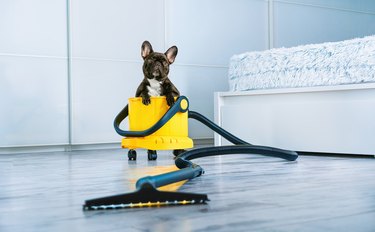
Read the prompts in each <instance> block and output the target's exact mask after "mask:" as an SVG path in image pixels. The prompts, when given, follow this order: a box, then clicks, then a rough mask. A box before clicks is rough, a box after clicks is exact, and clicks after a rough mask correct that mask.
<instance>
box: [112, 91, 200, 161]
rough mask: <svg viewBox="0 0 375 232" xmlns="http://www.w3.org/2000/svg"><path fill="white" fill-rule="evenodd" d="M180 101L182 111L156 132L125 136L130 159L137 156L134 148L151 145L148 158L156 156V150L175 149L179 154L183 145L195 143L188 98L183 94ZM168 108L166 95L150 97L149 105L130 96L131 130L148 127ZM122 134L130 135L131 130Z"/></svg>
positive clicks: (140, 129) (124, 144) (123, 143)
mask: <svg viewBox="0 0 375 232" xmlns="http://www.w3.org/2000/svg"><path fill="white" fill-rule="evenodd" d="M178 104H179V108H180V109H181V111H180V112H177V113H176V114H175V115H174V116H173V117H171V118H170V119H169V120H168V121H167V122H166V123H165V124H164V125H163V126H162V127H161V128H159V129H158V130H157V131H155V132H154V133H152V134H150V135H147V136H143V137H125V138H123V139H122V143H121V145H122V148H128V149H129V152H128V158H129V160H136V158H137V153H136V151H135V149H137V148H144V149H148V150H147V154H148V159H149V160H156V158H157V153H156V150H175V152H174V154H175V155H178V153H181V152H182V151H183V150H184V149H187V148H192V147H193V140H192V139H190V138H189V137H188V113H187V109H188V107H189V102H188V100H187V99H186V98H182V99H181V101H178ZM169 108H170V107H169V106H168V105H167V101H166V98H165V97H151V103H150V104H149V105H144V104H143V103H142V98H140V97H137V98H130V99H129V104H128V111H129V113H128V114H129V129H130V131H144V130H147V129H148V128H150V127H152V126H153V125H154V124H155V123H157V122H158V121H159V120H160V119H161V118H162V117H163V115H164V114H165V113H166V112H167V111H168V110H169ZM115 128H116V126H115ZM120 134H123V135H125V136H129V133H127V132H124V131H122V132H120ZM140 134H142V133H140ZM133 136H134V135H133Z"/></svg>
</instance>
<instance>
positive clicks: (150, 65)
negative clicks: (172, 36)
mask: <svg viewBox="0 0 375 232" xmlns="http://www.w3.org/2000/svg"><path fill="white" fill-rule="evenodd" d="M141 55H142V58H143V60H144V63H143V73H144V75H145V77H146V78H148V79H155V80H157V81H163V80H165V79H166V78H168V73H169V65H171V64H172V63H173V62H174V60H175V58H176V56H177V47H176V46H172V47H170V48H169V49H168V50H167V51H166V52H165V53H159V52H154V50H153V49H152V46H151V44H150V42H148V41H144V42H143V44H142V49H141Z"/></svg>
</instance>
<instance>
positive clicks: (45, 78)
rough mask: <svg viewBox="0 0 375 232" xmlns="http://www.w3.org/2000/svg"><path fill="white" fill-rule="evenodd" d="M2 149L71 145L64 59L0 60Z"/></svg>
mask: <svg viewBox="0 0 375 232" xmlns="http://www.w3.org/2000/svg"><path fill="white" fill-rule="evenodd" d="M0 77H1V78H0V99H1V101H0V109H1V114H0V128H1V129H0V138H1V140H0V146H1V147H11V146H35V145H57V144H67V143H68V128H69V126H68V87H67V78H66V77H67V71H66V60H65V59H47V58H33V57H11V56H0Z"/></svg>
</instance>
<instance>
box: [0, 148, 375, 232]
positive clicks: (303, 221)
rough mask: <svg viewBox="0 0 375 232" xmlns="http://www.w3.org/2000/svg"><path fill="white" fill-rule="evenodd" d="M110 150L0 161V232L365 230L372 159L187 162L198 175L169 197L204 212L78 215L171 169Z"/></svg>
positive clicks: (372, 214)
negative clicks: (178, 195)
mask: <svg viewBox="0 0 375 232" xmlns="http://www.w3.org/2000/svg"><path fill="white" fill-rule="evenodd" d="M138 153H139V157H138V160H137V161H136V162H128V161H127V158H126V155H125V154H126V151H124V150H120V149H111V150H96V151H77V152H67V153H65V152H54V153H38V154H12V155H11V154H9V155H0V231H1V232H5V231H12V232H15V231H64V232H66V231H111V232H116V231H375V159H369V158H361V159H358V158H332V157H314V156H300V158H299V159H298V161H296V162H288V161H284V160H281V159H278V158H269V157H262V156H255V155H233V156H223V157H215V158H202V159H199V160H195V162H196V163H198V164H200V165H201V166H202V167H203V168H204V169H205V171H206V173H205V174H204V175H203V176H201V177H199V178H196V179H194V180H191V181H189V182H187V183H185V185H183V186H182V187H181V188H180V189H179V191H188V192H198V193H207V194H208V197H209V199H210V200H211V201H210V202H209V203H208V204H207V205H192V206H178V207H177V206H176V207H164V208H139V209H125V210H114V211H94V212H84V211H82V204H83V203H84V201H85V200H86V199H91V198H96V197H101V196H107V195H113V194H119V193H123V192H128V191H130V190H132V189H134V181H135V180H136V179H137V178H139V177H142V176H144V175H150V174H151V175H152V174H155V173H156V172H157V171H160V170H161V171H167V170H169V169H170V167H173V166H172V165H173V155H171V154H169V153H167V152H163V153H161V154H159V158H158V160H157V161H147V158H146V154H145V151H142V150H140V151H138Z"/></svg>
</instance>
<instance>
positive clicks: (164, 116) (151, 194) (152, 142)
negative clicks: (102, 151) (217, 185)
mask: <svg viewBox="0 0 375 232" xmlns="http://www.w3.org/2000/svg"><path fill="white" fill-rule="evenodd" d="M151 102H152V103H151V106H144V105H143V104H142V103H141V100H140V99H134V100H133V99H131V100H130V101H129V106H128V105H127V106H125V108H124V109H123V110H122V111H121V112H120V113H119V114H118V115H117V117H116V118H115V121H114V127H115V130H116V132H117V133H118V134H120V135H122V136H124V137H125V138H124V139H123V141H122V146H123V147H124V148H129V149H130V150H129V152H130V151H134V149H136V148H147V149H156V150H162V149H180V151H181V153H180V154H178V155H177V157H176V159H175V165H176V166H177V167H178V168H179V170H176V171H172V172H168V173H163V174H160V175H156V176H146V177H142V178H140V179H139V180H138V181H137V183H136V189H137V190H136V191H135V192H133V193H125V194H119V195H114V196H108V197H101V198H96V199H91V200H87V201H85V204H84V205H83V209H84V210H104V209H120V208H134V207H154V206H157V207H159V206H168V205H187V204H204V203H206V202H207V201H208V197H207V195H206V194H198V193H183V192H168V191H159V190H157V188H159V187H162V186H165V185H168V184H172V183H176V182H179V181H183V180H190V179H194V178H196V177H198V176H200V175H202V174H203V173H204V170H203V168H202V167H200V166H199V165H198V164H195V163H193V162H191V161H190V160H192V159H196V158H201V157H207V156H216V155H229V154H258V155H264V156H272V157H278V158H282V159H286V160H289V161H294V160H296V159H297V158H298V154H297V153H296V152H294V151H288V150H282V149H278V148H273V147H266V146H257V145H252V144H249V143H247V142H245V141H243V140H241V139H239V138H237V137H236V136H234V135H232V134H231V133H229V132H228V131H226V130H224V129H223V128H221V127H219V126H218V125H216V124H215V123H213V122H212V121H210V120H209V119H207V118H206V117H204V116H203V115H201V114H199V113H198V112H195V111H190V110H188V108H189V101H188V99H187V98H186V97H184V96H180V97H179V98H178V99H177V100H176V102H175V104H174V105H173V106H171V107H168V106H167V104H166V101H165V99H164V98H163V97H161V98H153V99H151ZM149 110H150V111H154V112H150V111H149ZM159 110H160V111H159ZM128 115H129V120H130V128H131V130H130V131H124V130H121V129H120V127H119V126H120V124H121V122H122V121H123V120H124V119H125V118H126V117H127V116H128ZM150 115H151V117H150ZM187 118H192V119H195V120H198V121H199V122H201V123H203V124H204V125H206V126H207V127H209V128H210V129H212V130H214V131H215V132H216V133H218V134H220V135H221V136H223V137H224V138H225V139H227V140H228V141H229V142H231V143H233V144H235V145H231V146H221V147H205V148H199V149H192V150H189V151H183V149H185V148H189V147H192V146H193V143H192V141H191V139H189V138H188V137H187ZM182 151H183V152H182ZM131 154H132V152H130V156H131ZM129 158H131V157H129ZM151 158H152V157H151ZM149 159H150V156H149Z"/></svg>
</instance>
